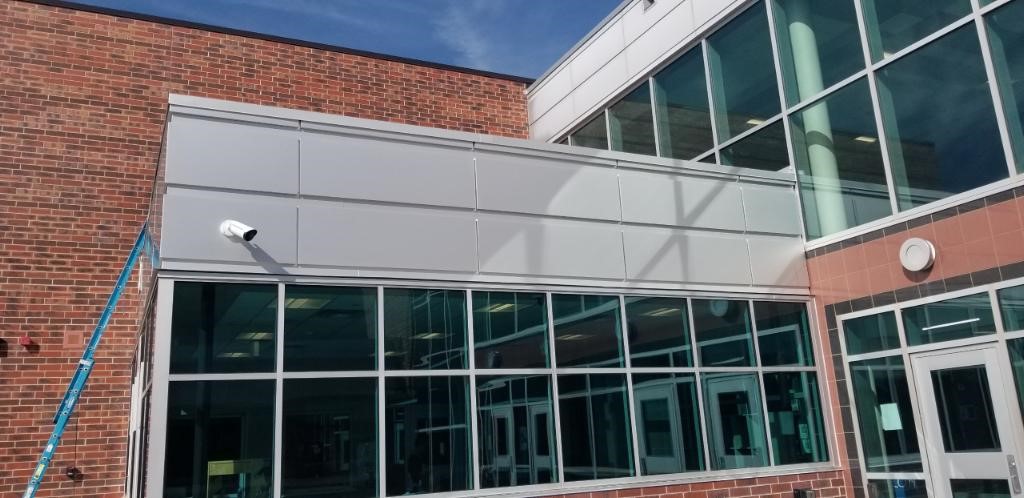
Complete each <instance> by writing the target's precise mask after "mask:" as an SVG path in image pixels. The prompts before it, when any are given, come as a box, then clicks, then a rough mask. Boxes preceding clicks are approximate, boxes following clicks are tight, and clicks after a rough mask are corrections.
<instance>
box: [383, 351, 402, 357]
mask: <svg viewBox="0 0 1024 498" xmlns="http://www.w3.org/2000/svg"><path fill="white" fill-rule="evenodd" d="M392 356H402V353H399V352H398V351H385V352H384V357H385V358H389V357H392Z"/></svg>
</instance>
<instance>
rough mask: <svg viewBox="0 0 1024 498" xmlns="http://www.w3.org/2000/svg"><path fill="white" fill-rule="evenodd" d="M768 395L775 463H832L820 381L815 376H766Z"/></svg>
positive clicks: (766, 400) (809, 374)
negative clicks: (829, 459) (819, 388)
mask: <svg viewBox="0 0 1024 498" xmlns="http://www.w3.org/2000/svg"><path fill="white" fill-rule="evenodd" d="M764 396H765V404H766V405H767V408H768V423H769V424H771V429H772V451H773V452H774V454H775V464H776V465H787V464H791V463H810V462H825V461H828V449H827V445H826V442H825V425H824V423H823V422H822V416H821V401H820V398H819V397H818V380H817V378H816V377H815V375H814V373H812V372H776V373H765V374H764Z"/></svg>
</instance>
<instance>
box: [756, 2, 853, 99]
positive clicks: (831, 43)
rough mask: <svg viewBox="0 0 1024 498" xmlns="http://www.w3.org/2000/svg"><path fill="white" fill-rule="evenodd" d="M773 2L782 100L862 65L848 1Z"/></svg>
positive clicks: (810, 90)
mask: <svg viewBox="0 0 1024 498" xmlns="http://www.w3.org/2000/svg"><path fill="white" fill-rule="evenodd" d="M773 4H774V7H775V10H774V13H775V32H776V37H775V38H776V40H778V42H779V56H780V58H781V59H782V68H783V70H782V74H783V76H784V80H785V90H786V100H787V101H788V102H789V103H790V104H791V105H792V104H796V103H797V102H800V101H803V100H806V99H807V98H809V97H811V96H813V95H815V94H817V93H818V92H821V91H822V90H824V89H826V88H828V87H830V86H832V85H834V84H836V83H839V82H840V81H842V80H843V79H844V78H846V77H848V76H850V75H851V74H853V73H855V72H857V71H859V70H861V69H864V52H863V50H862V49H861V44H860V31H859V30H858V28H857V12H856V10H855V9H854V7H853V0H838V1H833V2H822V1H816V0H773ZM869 109H870V108H869Z"/></svg>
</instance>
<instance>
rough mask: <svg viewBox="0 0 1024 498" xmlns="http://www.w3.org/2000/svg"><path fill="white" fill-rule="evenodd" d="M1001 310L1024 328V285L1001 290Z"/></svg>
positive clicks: (1007, 321)
mask: <svg viewBox="0 0 1024 498" xmlns="http://www.w3.org/2000/svg"><path fill="white" fill-rule="evenodd" d="M1022 5H1024V4H1022ZM999 311H1000V312H1001V313H1002V315H1003V328H1004V329H1006V331H1007V332H1013V331H1015V330H1024V285H1019V286H1017V287H1009V288H1006V289H1000V290H999Z"/></svg>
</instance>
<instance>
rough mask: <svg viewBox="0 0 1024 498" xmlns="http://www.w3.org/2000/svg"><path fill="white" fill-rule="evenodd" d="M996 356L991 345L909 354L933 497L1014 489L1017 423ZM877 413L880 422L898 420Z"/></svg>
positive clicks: (988, 496) (1009, 493) (965, 497)
mask: <svg viewBox="0 0 1024 498" xmlns="http://www.w3.org/2000/svg"><path fill="white" fill-rule="evenodd" d="M999 358H1000V356H999V355H998V353H997V349H996V345H994V344H993V345H988V346H984V347H976V348H973V349H966V350H965V349H960V350H955V351H949V350H944V351H937V352H927V353H919V354H916V355H912V356H911V362H912V365H913V371H914V380H915V383H916V384H917V386H916V387H917V389H916V390H917V397H918V403H919V407H920V412H921V419H922V431H923V435H924V442H925V447H926V451H927V455H928V468H929V470H930V472H931V479H932V486H933V490H934V492H935V496H951V497H953V498H1002V497H1013V496H1018V495H1020V493H1021V485H1020V479H1019V477H1018V473H1017V468H1016V466H1017V464H1018V463H1020V453H1019V451H1020V446H1019V444H1018V441H1019V439H1018V437H1019V436H1018V434H1019V432H1020V421H1019V420H1018V411H1017V410H1016V407H1015V406H1013V405H1011V403H1012V399H1011V398H1008V397H1007V394H1006V393H1012V392H1013V390H1012V385H1009V384H1008V382H1009V381H1010V377H1009V371H1008V370H1007V369H1004V368H1003V365H1002V363H1001V362H1000V361H999ZM1008 385H1009V387H1008ZM880 415H881V417H882V419H883V421H884V420H885V419H886V417H887V416H888V417H899V414H898V413H896V412H893V413H890V414H886V413H881V414H880ZM892 423H893V424H895V423H897V421H892Z"/></svg>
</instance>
